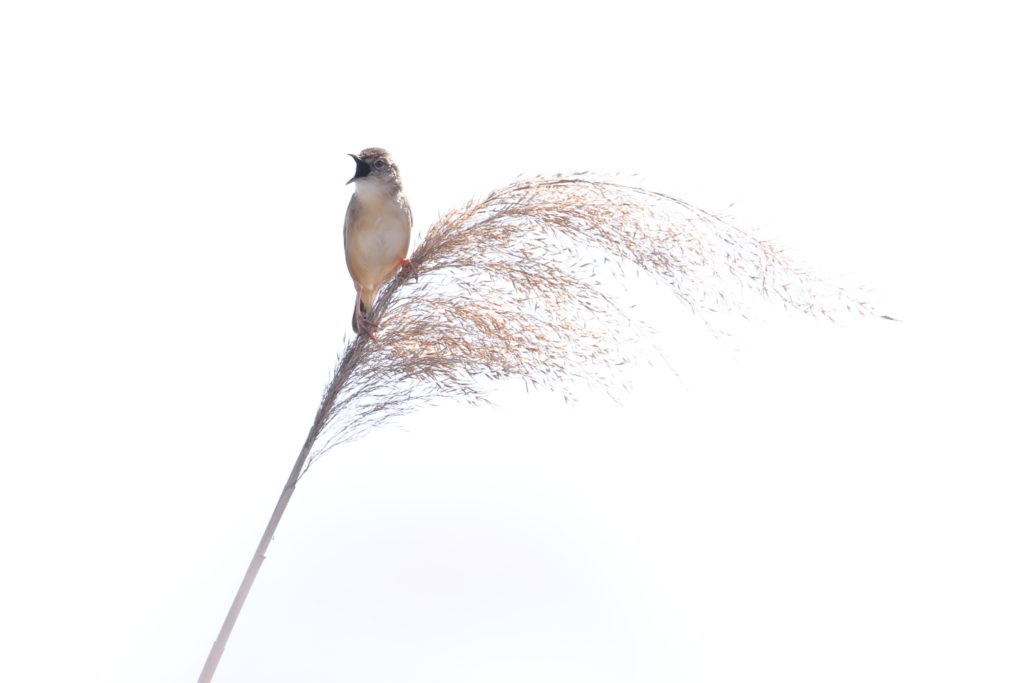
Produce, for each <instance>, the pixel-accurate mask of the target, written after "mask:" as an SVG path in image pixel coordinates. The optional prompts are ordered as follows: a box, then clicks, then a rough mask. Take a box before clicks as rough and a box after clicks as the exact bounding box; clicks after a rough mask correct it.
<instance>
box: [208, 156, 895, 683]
mask: <svg viewBox="0 0 1024 683" xmlns="http://www.w3.org/2000/svg"><path fill="white" fill-rule="evenodd" d="M412 258H413V261H414V262H415V264H416V275H415V276H413V275H412V273H411V272H406V271H403V272H401V273H399V275H398V276H397V277H396V278H394V279H393V280H392V281H391V282H390V283H389V284H388V285H387V286H386V287H385V288H384V289H383V290H382V291H381V293H380V296H379V297H378V299H377V303H376V305H375V306H374V309H373V311H371V313H370V318H371V320H372V321H374V323H375V332H374V338H373V339H370V338H367V337H358V338H356V339H355V340H354V341H353V342H351V343H350V344H349V345H348V347H347V348H346V350H345V351H344V353H343V354H342V355H341V357H340V358H339V359H338V364H337V366H336V368H335V372H334V376H333V378H332V380H331V382H330V383H329V384H328V386H327V388H326V390H325V392H324V395H323V399H322V401H321V403H320V406H319V409H318V410H317V413H316V417H315V418H314V421H313V425H312V426H311V428H310V431H309V434H308V436H307V438H306V442H305V444H304V445H303V448H302V450H301V452H300V453H299V457H298V459H297V460H296V462H295V464H294V466H293V468H292V472H291V474H290V476H289V478H288V481H287V483H286V484H285V487H284V490H283V491H282V493H281V497H280V499H279V500H278V503H277V507H276V508H275V510H274V513H273V515H272V516H271V519H270V522H269V523H268V525H267V528H266V530H265V531H264V534H263V537H262V539H261V541H260V544H259V546H258V547H257V549H256V553H255V554H254V555H253V558H252V561H251V562H250V565H249V569H248V571H247V572H246V575H245V578H244V579H243V581H242V585H241V586H240V588H239V590H238V593H237V595H236V596H235V600H234V602H233V603H232V606H231V609H230V610H229V612H228V616H227V618H226V619H225V621H224V625H223V626H222V628H221V631H220V634H219V636H218V639H217V641H216V642H215V643H214V645H213V648H212V649H211V651H210V655H209V657H208V659H207V662H206V666H205V667H204V669H203V673H202V674H201V675H200V678H199V681H200V683H208V682H209V681H210V680H211V679H212V677H213V673H214V671H215V670H216V667H217V663H218V661H219V659H220V656H221V654H222V653H223V651H224V647H225V645H226V643H227V639H228V637H229V636H230V633H231V630H232V628H233V626H234V623H235V620H236V619H237V617H238V614H239V612H240V610H241V607H242V604H243V603H244V601H245V599H246V596H247V595H248V591H249V589H250V588H251V586H252V584H253V581H254V580H255V577H256V574H257V573H258V571H259V568H260V566H261V564H262V561H263V558H264V557H265V554H266V551H267V548H268V546H269V544H270V540H271V538H272V537H273V533H274V530H275V529H276V528H277V524H278V522H279V521H280V519H281V516H282V514H283V513H284V509H285V507H286V506H287V504H288V501H289V500H290V498H291V494H292V492H293V490H294V488H295V485H296V483H297V482H298V480H299V478H300V477H301V476H302V474H303V473H304V472H305V471H306V468H307V467H308V466H309V464H310V463H311V462H312V461H313V460H315V458H316V457H318V456H319V455H322V454H323V453H324V452H326V451H327V450H328V449H329V448H331V447H332V446H333V445H336V444H338V443H341V442H344V441H351V440H353V439H355V438H357V437H358V436H360V435H361V434H364V433H365V432H366V431H367V430H369V429H372V428H373V427H376V426H379V425H381V424H383V423H385V422H387V421H389V420H391V419H393V418H395V417H398V416H401V415H404V414H406V413H409V412H410V411H412V410H415V409H416V408H418V407H421V406H423V405H424V404H427V403H430V402H432V401H434V400H437V399H442V398H452V399H460V400H463V401H467V402H470V403H480V402H484V401H486V391H487V389H488V387H489V386H490V380H504V379H509V378H519V379H521V380H523V381H525V382H526V383H527V384H528V385H533V386H539V387H545V388H549V389H555V390H560V391H563V392H566V393H569V392H571V387H572V384H573V382H574V381H575V380H584V381H587V382H589V383H590V384H592V385H598V386H602V387H605V388H610V387H611V386H612V384H613V382H614V380H615V378H616V370H617V368H618V367H619V366H621V365H622V364H623V363H625V362H627V361H628V360H630V358H631V357H633V356H634V355H635V349H636V348H638V347H637V341H638V338H639V337H640V336H642V334H643V333H642V328H640V327H638V326H637V325H636V321H633V320H631V319H630V316H629V315H627V313H626V312H625V311H624V310H623V309H622V308H621V307H620V305H619V304H618V303H617V302H616V300H615V298H614V297H611V296H609V295H608V292H607V291H605V287H604V286H602V282H601V276H602V274H607V273H618V274H623V273H624V272H625V270H626V269H627V268H628V267H630V266H634V267H635V268H637V269H639V270H641V271H644V272H646V273H647V274H649V275H650V276H651V277H652V278H654V279H655V280H656V281H660V282H661V283H663V284H664V285H666V286H667V287H669V288H670V290H671V291H672V292H673V293H674V294H675V296H676V297H677V298H678V299H679V300H680V301H681V302H682V303H683V304H685V305H686V306H688V307H689V309H690V310H691V311H692V312H693V313H694V314H695V315H697V316H699V317H700V318H702V319H704V320H705V321H706V322H707V323H708V325H709V326H710V327H711V328H712V329H713V330H714V329H718V328H717V326H716V323H715V318H716V317H717V316H719V315H721V314H740V315H746V313H747V310H748V305H747V303H746V299H747V298H748V297H749V294H757V295H759V297H758V298H763V299H766V300H768V301H774V302H777V303H780V304H782V305H784V306H786V307H789V308H792V309H795V310H797V311H800V312H803V313H807V314H810V315H816V316H822V317H826V318H833V317H834V316H837V315H839V314H846V313H854V314H859V315H875V313H874V312H873V311H872V309H871V307H870V306H869V305H868V304H866V303H865V302H864V301H862V300H861V299H860V298H859V297H858V296H855V295H853V294H851V293H850V292H848V291H846V290H843V289H841V288H838V287H834V286H831V285H829V284H827V283H825V282H823V281H822V280H820V279H818V278H817V277H815V276H814V275H812V274H810V273H807V272H805V271H803V270H801V269H799V268H797V267H796V266H795V265H794V264H792V263H791V262H790V261H789V260H788V259H787V258H786V257H785V256H783V254H782V253H781V252H780V251H778V250H777V249H776V248H775V247H773V246H772V245H771V244H770V243H768V242H765V241H762V240H759V239H757V238H756V237H754V236H753V235H752V234H751V233H749V232H746V231H744V230H742V229H740V228H737V227H735V226H733V225H732V224H730V223H729V222H728V221H727V220H725V219H724V218H723V217H721V216H719V215H716V214H714V213H710V212H707V211H703V210H701V209H698V208H696V207H694V206H691V205H690V204H688V203H687V202H685V201H682V200H680V199H677V198H675V197H672V196H669V195H666V194H661V193H658V192H653V191H650V190H647V189H644V188H642V187H637V186H633V185H629V184H626V183H623V182H621V181H619V180H617V179H608V178H600V177H597V176H594V175H591V174H577V175H565V176H563V175H555V176H541V177H537V178H530V179H521V180H517V181H515V182H513V183H512V184H510V185H508V186H506V187H503V188H501V189H499V190H496V191H494V192H492V193H491V194H489V195H487V196H486V197H484V198H483V199H481V200H479V201H472V202H469V203H468V204H466V205H465V206H463V207H462V208H459V209H455V210H453V211H450V212H448V213H447V214H446V215H445V216H442V217H441V218H440V219H439V220H438V221H437V222H436V223H435V224H434V225H433V226H432V227H431V228H430V229H429V230H428V232H427V234H426V235H425V237H424V239H423V241H422V242H421V243H420V245H419V246H418V247H417V249H416V251H415V252H414V253H413V255H412ZM880 317H885V316H880Z"/></svg>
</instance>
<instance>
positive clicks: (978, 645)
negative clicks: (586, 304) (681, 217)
mask: <svg viewBox="0 0 1024 683" xmlns="http://www.w3.org/2000/svg"><path fill="white" fill-rule="evenodd" d="M1003 5H1008V3H994V2H993V3H969V4H968V3H962V4H954V3H923V2H922V3H914V2H884V3H882V2H867V3H864V2H862V3H855V4H851V5H848V6H844V7H840V6H838V5H835V4H822V3H811V2H807V3H800V2H783V3H767V4H765V3H744V2H736V3H730V2H715V3H701V4H696V5H694V4H688V3H683V4H680V5H678V6H676V7H675V8H674V9H669V7H668V5H667V4H664V3H657V4H655V3H644V2H631V3H623V4H618V5H607V6H605V5H601V4H599V3H592V2H591V3H578V4H562V3H553V2H549V3H537V4H534V3H528V2H527V3H523V2H519V3H505V4H501V5H494V6H487V5H483V4H472V5H470V4H467V5H457V4H445V3H422V4H420V5H418V6H417V7H410V6H405V5H403V4H401V3H377V2H368V1H366V0H364V1H362V2H348V3H319V4H314V3H289V4H287V5H285V4H283V3H282V4H281V5H280V6H278V7H275V6H272V5H269V4H267V3H225V2H201V3H199V2H197V3H188V2H179V3H165V4H162V5H155V4H152V3H129V2H124V3H113V2H98V3H57V2H54V3H48V2H31V3H29V2H10V3H5V4H4V7H3V9H2V10H0V78H2V82H0V88H2V98H3V105H2V108H0V118H2V125H0V174H2V175H0V220H2V223H0V229H2V244H0V302H2V309H0V315H2V319H0V325H2V337H0V344H2V347H0V349H2V353H0V420H2V428H0V455H2V474H0V477H2V479H0V481H2V484H3V486H2V488H3V494H2V496H0V514H2V516H0V520H2V521H0V525H2V526H0V549H2V558H3V559H2V562H0V653H2V654H0V679H2V680H5V681H12V682H13V681H18V682H24V681H102V682H107V681H125V682H129V681H130V682H135V681H168V682H169V681H183V680H184V681H190V680H194V679H195V677H196V676H198V674H199V670H200V668H201V667H202V663H203V660H204V658H205V656H206V653H207V650H208V648H209V645H210V644H211V643H212V641H213V639H214V637H215V636H216V632H217V629H218V628H219V627H220V623H221V620H222V619H223V616H224V613H225V612H226V610H227V608H228V605H229V603H230V600H231V598H232V596H233V594H234V590H235V588H236V587H237V584H238V582H239V580H240V579H241V577H242V573H243V571H244V569H245V566H246V564H247V563H248V561H249V557H250V554H251V552H252V550H253V548H254V546H255V544H256V542H257V540H258V538H259V535H260V533H261V531H262V529H263V527H264V524H265V522H266V520H267V518H268V517H269V515H270V512H271V509H272V508H273V505H274V502H275V501H276V499H277V495H278V493H279V491H280V487H281V485H282V484H283V483H284V479H285V476H286V475H287V473H288V471H289V469H290V467H291V463H292V459H293V458H294V456H295V454H296V453H297V451H298V448H299V447H300V446H301V444H302V441H303V439H304V438H305V433H306V430H307V428H308V426H309V422H310V421H311V420H312V417H313V412H314V410H315V408H316V404H317V401H318V400H319V396H320V391H321V389H322V386H323V384H324V383H325V382H326V380H327V379H328V376H329V373H330V370H331V367H332V365H333V362H334V358H335V354H336V353H337V352H338V351H340V350H341V349H342V347H343V344H344V343H345V341H346V339H347V338H348V336H349V335H350V332H349V331H348V324H349V315H350V311H351V304H352V290H351V283H350V281H349V280H348V276H347V273H346V272H345V269H344V265H343V257H342V247H341V225H342V220H343V215H344V210H345V206H346V203H347V201H348V193H349V192H350V189H349V188H348V187H346V186H345V184H344V183H345V181H346V180H348V178H349V177H350V176H351V174H352V170H353V166H352V161H351V159H350V158H349V157H347V156H345V155H346V153H348V152H357V151H359V150H360V149H362V148H364V147H369V146H377V145H379V146H384V147H387V148H388V149H389V150H391V151H392V153H393V154H394V155H395V157H396V158H397V160H398V161H399V164H400V166H401V169H402V172H403V177H404V180H405V183H406V187H407V190H408V194H409V196H410V200H411V202H412V204H413V208H414V212H415V217H416V222H417V231H419V232H422V231H423V230H425V229H426V227H428V226H429V225H430V223H431V222H432V221H433V220H434V219H435V218H436V217H437V216H438V214H439V213H440V212H442V211H444V210H446V209H447V208H449V207H451V206H454V205H457V204H461V203H462V202H464V201H465V200H467V199H469V198H471V197H472V196H474V195H480V194H482V193H483V192H486V191H487V190H489V189H491V188H493V187H496V186H498V185H500V184H503V183H505V182H507V181H509V180H511V179H512V178H513V177H515V176H516V175H518V174H520V173H525V174H533V173H538V172H557V171H578V170H593V171H608V172H622V173H637V174H639V176H638V177H639V179H640V181H641V182H643V183H644V184H645V185H646V186H649V187H652V188H654V189H658V190H663V191H668V192H672V193H675V194H679V195H682V196H684V197H686V198H687V199H689V200H690V201H692V202H694V203H696V204H698V205H700V206H704V207H706V208H709V209H715V210H722V209H727V208H728V210H729V211H730V212H731V213H732V215H733V216H735V217H736V220H737V221H738V222H739V223H741V224H742V225H744V226H747V227H749V228H751V229H755V230H757V231H758V234H760V235H762V236H764V237H766V238H769V239H772V240H774V241H775V242H777V243H778V244H781V245H783V246H785V247H788V248H789V253H790V254H791V255H792V256H793V257H794V258H797V259H798V260H800V261H801V262H803V263H805V264H808V265H810V266H812V267H813V268H815V269H816V270H817V271H818V272H820V273H822V274H824V275H827V276H829V277H834V278H838V279H840V280H841V281H844V282H852V283H860V284H864V285H867V286H869V287H871V288H872V290H873V292H874V297H875V300H876V301H877V302H879V304H880V306H881V308H882V309H883V312H886V313H890V314H892V315H895V316H896V317H899V318H901V319H902V320H903V322H901V323H889V322H884V321H874V320H860V319H854V320H847V321H843V322H842V323H841V324H840V325H838V326H828V325H824V324H818V323H807V322H801V321H798V320H795V319H793V318H792V317H786V316H780V317H779V318H778V319H775V318H772V319H770V320H768V321H766V322H764V323H761V324H756V325H749V326H740V327H739V329H738V331H737V334H736V336H734V337H733V338H731V339H729V340H728V341H716V340H714V339H711V338H710V337H709V335H708V334H707V332H706V330H704V329H703V328H701V327H700V326H699V325H694V324H693V323H692V322H691V321H690V320H689V318H688V314H687V312H686V311H685V310H683V309H682V308H679V307H676V306H674V305H673V302H672V301H671V299H668V298H665V299H664V300H661V299H658V298H657V297H654V298H653V299H651V300H650V301H648V302H647V303H646V304H645V305H644V306H641V307H640V309H641V310H643V311H644V312H646V313H648V314H652V315H650V316H649V317H648V320H649V322H652V323H654V324H655V325H656V326H657V327H659V328H660V329H662V330H664V333H665V336H664V339H663V348H664V349H665V351H666V355H667V356H668V357H669V360H670V362H671V365H672V367H673V368H675V370H676V371H677V372H678V378H676V377H674V376H672V375H671V373H669V372H668V371H667V370H666V369H665V367H664V366H663V365H659V364H657V363H655V364H654V365H653V366H650V367H648V366H647V365H646V364H641V365H639V366H637V367H635V368H631V369H629V370H627V371H626V376H627V377H628V379H630V380H631V381H632V382H633V389H632V391H631V393H629V394H628V395H627V396H626V397H625V398H624V400H623V403H622V404H621V405H617V404H615V403H614V402H612V401H610V400H608V399H607V398H605V397H603V396H585V397H584V400H583V401H582V403H581V404H580V405H579V406H577V407H574V408H570V407H565V406H564V405H563V404H562V402H561V399H560V398H559V397H558V396H551V395H545V394H526V393H524V392H523V391H521V390H520V388H519V387H508V389H507V390H503V391H501V392H499V394H497V395H496V396H495V399H496V400H497V401H498V403H499V405H498V407H496V408H493V409H486V408H483V409H467V408H457V407H452V406H439V407H436V408H433V409H428V410H424V411H422V412H420V413H418V414H416V415H414V416H412V417H410V418H409V419H407V420H405V421H403V422H402V423H401V424H400V425H393V426H391V427H386V428H384V429H381V430H379V431H377V432H376V433H374V434H373V435H372V436H370V437H368V438H366V439H364V440H362V441H359V442H357V443H355V444H352V445H347V446H344V447H342V448H339V449H338V450H336V451H334V452H332V453H331V454H330V455H329V456H328V457H326V458H324V459H322V460H321V461H319V462H318V463H317V464H316V465H315V466H314V467H313V469H312V470H310V472H309V474H308V475H307V477H306V478H304V479H303V481H302V482H301V484H300V486H299V488H298V490H297V492H296V495H295V497H294V498H293V502H292V506H291V508H290V509H289V510H288V512H287V514H286V516H285V519H284V522H283V524H282V525H281V527H280V529H279V531H278V534H277V538H276V540H275V542H274V543H273V545H272V546H271V551H270V556H269V558H268V560H267V562H266V563H265V565H264V570H263V572H262V574H261V575H260V577H259V579H258V580H257V583H256V587H255V589H254V591H253V593H252V596H251V598H250V600H249V603H248V604H247V605H246V607H245V610H244V611H243V613H242V617H241V620H240V621H239V624H238V627H237V628H236V631H235V634H234V636H233V639H232V640H231V642H230V644H229V647H228V650H227V653H226V654H225V656H224V659H223V661H222V664H221V668H220V670H219V672H218V676H217V678H216V680H217V681H219V682H222V683H227V682H231V681H244V682H247V683H253V682H261V681H349V680H352V681H355V680H358V681H402V682H405V681H445V682H446V683H447V682H453V681H523V680H528V681H533V682H537V683H539V682H541V681H587V682H589V683H593V682H601V681H645V682H646V681H650V682H654V681H679V680H690V681H750V680H779V681H845V680H848V681H864V680H872V681H907V680H930V681H934V680H950V681H953V680H962V681H977V680H984V681H1011V680H1014V681H1019V680H1021V678H1022V677H1024V659H1022V658H1021V642H1022V641H1024V621H1022V617H1021V615H1022V614H1024V588H1022V583H1024V582H1022V581H1021V578H1020V577H1022V576H1024V551H1022V546H1021V532H1022V526H1024V502H1022V497H1021V489H1022V484H1024V476H1022V475H1024V466H1022V464H1021V457H1022V455H1024V449H1022V447H1021V445H1022V442H1021V438H1020V423H1021V399H1020V386H1021V380H1022V372H1021V362H1020V348H1021V342H1022V334H1021V332H1020V330H1019V323H1020V318H1021V316H1020V310H1021V305H1020V294H1021V285H1020V276H1019V273H1020V248H1021V237H1020V235H1021V230H1022V228H1024V220H1022V212H1021V209H1020V201H1019V199H1020V192H1021V187H1022V180H1024V177H1022V176H1024V173H1022V162H1021V159H1022V153H1024V145H1022V134H1021V121H1022V120H1024V107H1022V104H1021V100H1020V98H1021V88H1020V64H1021V63H1024V50H1022V49H1021V47H1020V35H1019V33H1020V32H1019V26H1020V24H1019V20H1018V19H1016V18H1014V17H1013V16H1012V15H1011V13H1010V11H1009V8H1008V7H1003ZM730 207H731V208H730ZM627 285H628V283H627ZM645 287H646V285H644V284H642V283H639V282H638V283H637V288H636V290H635V291H647V290H646V289H645ZM624 294H625V296H627V297H628V296H629V294H630V290H629V288H628V287H627V290H626V291H625V293H624Z"/></svg>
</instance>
